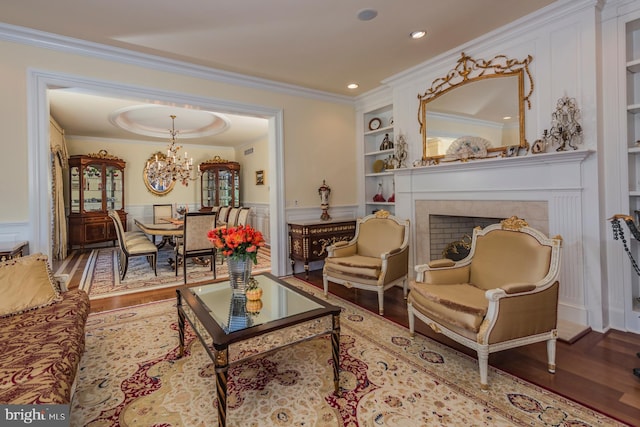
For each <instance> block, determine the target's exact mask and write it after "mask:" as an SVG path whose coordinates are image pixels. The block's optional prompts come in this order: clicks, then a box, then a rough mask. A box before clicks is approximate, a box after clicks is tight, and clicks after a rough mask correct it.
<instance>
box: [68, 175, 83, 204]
mask: <svg viewBox="0 0 640 427" xmlns="http://www.w3.org/2000/svg"><path fill="white" fill-rule="evenodd" d="M69 173H70V174H71V212H73V213H80V184H81V183H80V181H81V180H80V168H78V167H77V166H74V167H72V168H71V170H70V171H69Z"/></svg>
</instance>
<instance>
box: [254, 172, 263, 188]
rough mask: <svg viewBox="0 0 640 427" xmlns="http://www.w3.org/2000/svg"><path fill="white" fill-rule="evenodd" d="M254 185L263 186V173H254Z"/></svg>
mask: <svg viewBox="0 0 640 427" xmlns="http://www.w3.org/2000/svg"><path fill="white" fill-rule="evenodd" d="M256 185H264V171H263V170H260V171H256Z"/></svg>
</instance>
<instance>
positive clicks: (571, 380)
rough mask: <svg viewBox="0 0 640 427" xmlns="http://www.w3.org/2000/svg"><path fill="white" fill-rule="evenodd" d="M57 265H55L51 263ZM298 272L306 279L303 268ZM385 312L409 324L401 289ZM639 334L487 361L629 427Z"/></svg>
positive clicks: (364, 302)
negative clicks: (552, 356) (552, 362)
mask: <svg viewBox="0 0 640 427" xmlns="http://www.w3.org/2000/svg"><path fill="white" fill-rule="evenodd" d="M83 268H84V266H81V265H78V268H77V270H76V272H75V274H74V275H73V277H72V279H71V282H70V284H69V286H70V287H74V286H75V287H77V286H78V283H79V281H80V278H81V277H82V270H83ZM54 269H55V266H54ZM296 277H298V278H300V279H302V280H305V277H304V273H301V274H297V275H296ZM306 281H308V282H309V283H312V284H313V285H314V286H317V287H319V288H322V272H321V271H320V270H316V271H312V272H310V274H309V278H308V279H306ZM329 290H330V292H331V293H332V294H335V295H337V296H339V297H341V298H343V299H345V300H348V301H351V302H353V303H355V304H358V305H360V306H361V307H363V308H365V309H368V310H370V311H372V312H373V313H376V314H377V307H378V305H377V304H378V302H377V296H376V294H375V293H374V292H366V291H361V290H356V289H347V288H345V287H343V286H340V285H335V284H330V289H329ZM174 296H175V289H173V288H170V289H163V290H159V291H149V292H141V293H137V294H132V295H125V296H119V297H114V298H105V299H101V300H95V301H91V311H92V312H98V311H104V310H110V309H114V308H120V307H127V306H132V305H137V304H143V303H146V302H151V301H157V300H162V299H168V298H173V297H174ZM385 317H386V318H388V319H390V320H392V321H394V322H396V323H398V324H400V325H403V326H408V320H407V310H406V304H405V301H404V299H403V297H402V290H401V289H400V288H393V289H390V290H389V291H387V292H386V293H385ZM416 330H417V331H418V332H420V333H421V334H423V335H426V336H429V337H430V338H433V339H435V340H437V341H440V342H442V343H444V344H446V345H449V346H450V347H453V348H455V349H457V350H459V351H461V352H463V353H466V354H469V355H471V356H474V357H475V353H474V352H472V351H470V350H469V349H467V348H465V347H462V346H460V345H459V344H457V343H455V342H453V341H451V340H449V339H448V338H446V337H444V336H442V335H438V334H435V333H434V332H433V331H432V330H431V329H430V328H429V327H427V326H426V325H424V324H423V323H422V322H420V321H417V322H416ZM638 352H640V335H637V334H632V333H627V332H621V331H615V330H612V331H609V332H607V333H605V334H601V333H598V332H593V331H591V332H588V333H587V334H586V335H585V336H583V337H582V338H580V339H579V340H577V341H576V342H574V343H573V344H569V343H566V342H562V341H558V344H557V356H556V364H557V370H556V373H555V374H549V373H548V372H547V370H546V365H547V363H546V344H545V343H537V344H532V345H528V346H526V347H520V348H516V349H510V350H504V351H502V352H498V353H494V354H491V355H490V356H489V364H490V365H491V366H494V367H496V368H498V369H501V370H503V371H505V372H508V373H510V374H512V375H515V376H517V377H519V378H522V379H524V380H527V381H529V382H532V383H534V384H537V385H539V386H541V387H543V388H546V389H549V390H552V391H554V392H556V393H558V394H561V395H563V396H566V397H569V398H571V399H573V400H576V401H578V402H580V403H582V404H583V405H586V406H589V407H591V408H594V409H596V410H599V411H601V412H603V413H606V414H607V415H609V416H612V417H614V418H616V419H618V420H620V421H622V422H625V423H627V424H629V425H632V426H640V378H638V377H636V376H634V375H633V373H632V369H633V368H634V367H640V358H638V357H637V356H636V353H638Z"/></svg>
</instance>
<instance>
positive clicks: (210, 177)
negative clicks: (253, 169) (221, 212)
mask: <svg viewBox="0 0 640 427" xmlns="http://www.w3.org/2000/svg"><path fill="white" fill-rule="evenodd" d="M200 172H201V174H202V176H201V178H200V180H201V181H200V182H201V192H200V201H201V209H200V210H202V211H210V210H211V208H213V207H214V206H231V207H239V206H240V163H238V162H230V161H228V160H224V159H222V158H220V157H219V156H215V157H214V158H213V159H211V160H207V161H206V162H203V163H200Z"/></svg>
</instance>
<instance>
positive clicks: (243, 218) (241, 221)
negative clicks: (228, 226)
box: [236, 207, 251, 226]
mask: <svg viewBox="0 0 640 427" xmlns="http://www.w3.org/2000/svg"><path fill="white" fill-rule="evenodd" d="M250 212H251V208H250V207H248V208H241V209H240V212H238V219H237V221H236V226H238V225H247V223H248V222H249V213H250Z"/></svg>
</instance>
